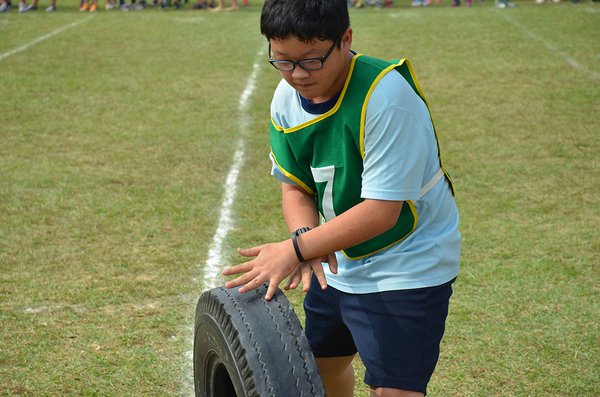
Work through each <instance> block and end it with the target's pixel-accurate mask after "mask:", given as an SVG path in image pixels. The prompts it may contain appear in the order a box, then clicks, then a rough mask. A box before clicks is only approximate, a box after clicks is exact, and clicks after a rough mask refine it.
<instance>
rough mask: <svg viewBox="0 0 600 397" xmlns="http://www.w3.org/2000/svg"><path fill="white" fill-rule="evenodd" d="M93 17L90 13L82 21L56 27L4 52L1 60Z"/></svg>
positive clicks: (0, 55)
mask: <svg viewBox="0 0 600 397" xmlns="http://www.w3.org/2000/svg"><path fill="white" fill-rule="evenodd" d="M93 17H94V16H93V15H90V16H89V17H87V18H85V19H82V20H80V21H77V22H73V23H72V24H69V25H67V26H63V27H62V28H58V29H56V30H55V31H53V32H50V33H48V34H46V35H44V36H41V37H38V38H37V39H35V40H33V41H32V42H31V43H29V44H25V45H24V46H21V47H19V48H17V49H14V50H12V51H9V52H6V53H4V54H0V61H1V60H3V59H4V58H8V57H9V56H11V55H14V54H16V53H19V52H21V51H25V50H26V49H28V48H29V47H32V46H34V45H36V44H37V43H40V42H42V41H44V40H46V39H49V38H50V37H52V36H54V35H57V34H59V33H62V32H64V31H65V30H68V29H71V28H74V27H75V26H77V25H81V24H82V23H84V22H87V21H89V20H90V19H92V18H93Z"/></svg>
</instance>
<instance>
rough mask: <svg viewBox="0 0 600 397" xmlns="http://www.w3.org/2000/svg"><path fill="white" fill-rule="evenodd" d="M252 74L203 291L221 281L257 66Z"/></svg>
mask: <svg viewBox="0 0 600 397" xmlns="http://www.w3.org/2000/svg"><path fill="white" fill-rule="evenodd" d="M252 69H253V70H252V74H251V75H250V77H249V78H248V83H247V85H246V89H245V90H244V92H243V93H242V95H241V97H240V101H239V105H238V117H239V130H240V135H241V138H240V139H239V140H238V142H237V147H236V150H235V153H234V155H233V164H232V165H231V168H230V170H229V174H228V175H227V180H226V181H225V186H224V187H225V194H224V197H223V202H222V204H221V213H220V215H219V223H218V227H217V231H216V233H215V235H214V236H213V241H212V244H211V246H210V249H209V250H208V259H207V260H206V264H205V266H204V269H203V270H204V283H203V287H204V290H207V289H212V288H215V287H217V286H218V284H219V281H220V280H221V277H220V273H221V270H222V267H221V262H222V259H223V254H222V252H223V241H224V240H225V238H226V237H227V233H229V230H231V228H232V227H233V217H232V215H231V207H232V205H233V202H234V199H235V193H236V188H237V178H238V175H239V173H240V169H241V168H242V164H243V162H244V136H245V135H246V134H247V133H248V126H249V119H250V117H249V115H248V99H249V98H250V96H251V95H252V93H253V92H254V88H255V82H256V75H257V73H258V69H259V64H258V63H255V64H254V65H253V67H252Z"/></svg>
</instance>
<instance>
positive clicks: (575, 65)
mask: <svg viewBox="0 0 600 397" xmlns="http://www.w3.org/2000/svg"><path fill="white" fill-rule="evenodd" d="M497 12H498V13H500V15H502V17H504V19H506V22H508V23H509V24H511V25H512V26H514V27H516V28H517V29H519V30H520V31H521V32H523V33H525V34H526V35H527V36H529V37H530V38H532V39H534V40H537V41H540V42H542V44H544V46H545V47H546V48H547V49H549V50H550V51H552V52H554V53H556V54H558V55H560V56H561V57H562V58H563V59H564V60H565V61H566V62H567V63H568V64H569V65H570V66H572V67H573V68H575V69H577V70H579V71H581V72H583V73H585V74H587V75H588V76H590V77H593V78H595V79H600V74H598V73H595V72H593V71H591V70H589V69H588V68H586V67H585V66H582V65H580V64H579V62H577V61H576V60H574V59H573V58H571V57H570V56H569V55H567V54H565V53H564V52H562V51H560V50H558V49H557V48H556V47H554V46H553V45H552V44H550V43H549V42H547V41H546V40H544V39H543V38H541V37H539V36H538V35H536V34H535V33H533V32H531V31H530V30H529V29H527V28H526V27H525V26H523V25H521V24H520V23H518V22H517V21H515V20H513V19H511V18H509V17H508V16H507V15H506V13H505V12H501V11H498V10H497Z"/></svg>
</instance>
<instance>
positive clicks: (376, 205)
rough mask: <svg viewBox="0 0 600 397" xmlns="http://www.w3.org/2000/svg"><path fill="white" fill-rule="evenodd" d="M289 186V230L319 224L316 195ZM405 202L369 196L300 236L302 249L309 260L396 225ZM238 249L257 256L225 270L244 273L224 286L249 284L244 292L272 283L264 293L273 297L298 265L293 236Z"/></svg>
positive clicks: (286, 203) (286, 189) (286, 206)
mask: <svg viewBox="0 0 600 397" xmlns="http://www.w3.org/2000/svg"><path fill="white" fill-rule="evenodd" d="M289 186H291V185H287V186H285V184H284V188H283V190H284V192H283V194H284V197H283V207H284V208H283V211H284V216H285V219H286V223H287V225H288V228H289V230H290V231H293V230H296V229H298V228H301V227H306V226H308V227H312V226H316V225H317V224H318V215H317V211H316V204H315V202H314V199H313V197H312V196H310V195H308V194H305V193H303V192H302V191H301V190H299V188H298V189H296V188H295V187H291V188H290V187H289ZM402 204H403V202H402V201H383V200H373V199H366V200H365V201H363V202H361V203H360V204H358V205H356V206H354V207H352V208H351V209H349V210H348V211H346V212H344V213H343V214H341V215H339V216H337V217H336V218H334V219H332V220H330V221H328V222H326V223H325V224H323V225H320V226H317V227H315V228H313V229H312V230H310V231H308V232H306V233H304V234H301V235H300V236H298V238H297V242H298V246H299V248H300V252H301V253H302V256H303V257H304V259H305V260H307V261H308V260H309V259H314V258H321V257H323V256H326V255H328V254H331V253H333V252H335V251H339V250H342V249H345V248H349V247H352V246H354V245H356V244H359V243H361V242H363V241H366V240H368V239H370V238H373V237H375V236H378V235H380V234H381V233H383V232H385V231H387V230H389V229H391V228H392V227H393V226H394V225H395V224H396V222H397V221H398V216H399V215H400V210H401V209H402ZM238 251H239V252H240V254H242V255H244V256H256V258H255V259H253V260H251V261H249V262H246V263H242V264H240V265H237V266H234V267H232V268H228V269H225V270H224V271H223V274H224V275H226V276H228V275H234V274H240V273H245V274H243V275H242V276H240V277H238V278H236V279H235V280H232V281H230V282H228V283H226V284H225V286H226V287H227V288H233V287H237V286H240V285H242V284H247V285H245V286H244V287H242V288H240V292H242V293H243V292H247V291H250V290H252V289H254V288H256V287H258V286H260V285H261V284H263V283H264V282H269V288H268V290H267V294H266V295H265V299H267V300H269V299H271V297H272V296H273V294H274V293H275V291H276V289H277V286H278V285H279V283H281V281H283V280H284V279H285V278H286V277H287V276H289V275H290V274H291V273H292V272H293V271H294V269H295V268H296V266H297V265H298V258H297V256H296V252H295V250H294V247H293V245H292V240H291V239H287V240H285V241H282V242H279V243H270V244H265V245H261V246H258V247H253V248H249V249H246V250H243V249H239V250H238Z"/></svg>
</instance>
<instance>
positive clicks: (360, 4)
mask: <svg viewBox="0 0 600 397" xmlns="http://www.w3.org/2000/svg"><path fill="white" fill-rule="evenodd" d="M14 1H15V2H16V1H17V0H14ZM56 1H57V0H50V6H49V7H48V8H47V9H46V12H53V11H56ZM129 1H130V3H129V4H128V3H127V0H106V4H105V7H104V8H105V10H107V11H109V10H121V11H123V12H128V11H140V10H143V9H144V8H149V7H155V8H157V9H158V10H160V11H162V10H165V9H167V8H173V9H175V10H180V9H182V8H183V7H184V5H185V4H187V3H188V2H189V1H190V0H129ZM192 1H193V0H192ZM409 1H410V0H409ZM433 1H435V2H436V3H441V2H442V1H450V4H449V5H450V7H459V6H460V5H461V0H433ZM477 1H479V2H483V1H485V0H477ZM491 1H494V4H495V6H496V7H498V8H510V7H514V6H515V4H514V3H511V2H510V1H509V0H491ZM545 1H548V2H552V3H560V2H561V1H563V0H535V2H536V3H538V4H541V3H544V2H545ZM564 1H567V0H564ZM570 1H571V3H579V2H580V1H582V0H570ZM592 1H595V2H597V1H600V0H592ZM117 2H118V3H117ZM431 2H432V0H412V3H411V5H412V6H413V7H426V6H428V5H429V4H431ZM464 2H465V6H466V7H471V5H472V2H473V0H464ZM38 3H39V0H31V4H27V0H20V2H19V4H18V7H17V8H18V10H19V12H28V11H36V10H37V9H38ZM247 5H248V0H242V2H241V4H240V3H238V0H231V3H230V5H229V6H227V7H226V6H225V5H224V0H197V1H196V3H195V4H194V5H193V6H192V8H193V9H194V10H210V11H236V10H238V9H239V8H240V6H241V7H244V6H247ZM393 5H394V2H393V0H348V7H350V8H364V7H376V8H390V7H392V6H393ZM14 7H15V6H14V5H13V4H12V0H0V13H3V12H8V11H9V10H10V9H11V8H14ZM79 11H81V12H96V11H98V0H81V3H80V6H79Z"/></svg>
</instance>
